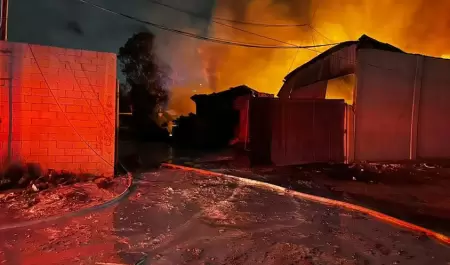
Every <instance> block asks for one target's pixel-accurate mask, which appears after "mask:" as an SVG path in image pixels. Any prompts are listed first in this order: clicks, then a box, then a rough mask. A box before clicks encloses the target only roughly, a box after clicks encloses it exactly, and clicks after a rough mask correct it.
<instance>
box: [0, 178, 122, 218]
mask: <svg viewBox="0 0 450 265" xmlns="http://www.w3.org/2000/svg"><path fill="white" fill-rule="evenodd" d="M127 181H128V180H127V179H126V178H125V177H119V178H115V179H113V181H112V183H111V184H110V186H108V188H99V187H98V186H97V184H96V183H94V182H80V183H75V184H71V185H67V186H62V185H61V186H58V187H56V188H50V189H46V190H43V191H37V192H34V191H33V190H30V189H16V190H8V191H3V192H1V193H0V212H1V213H2V214H0V227H1V226H4V225H8V224H13V223H16V222H21V221H30V220H36V219H42V218H46V217H51V216H58V215H62V214H64V213H69V212H74V211H78V210H81V209H85V208H88V207H91V206H94V205H99V204H101V203H103V202H106V201H109V200H111V199H112V198H114V197H115V196H117V195H119V194H120V193H122V192H123V191H124V190H125V189H126V188H127Z"/></svg>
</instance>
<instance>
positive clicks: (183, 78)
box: [9, 0, 450, 113]
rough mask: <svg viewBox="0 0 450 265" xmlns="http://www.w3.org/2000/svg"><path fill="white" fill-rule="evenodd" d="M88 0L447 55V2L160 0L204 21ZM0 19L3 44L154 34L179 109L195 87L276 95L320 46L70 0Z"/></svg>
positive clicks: (142, 4) (85, 42)
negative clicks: (5, 31)
mask: <svg viewBox="0 0 450 265" xmlns="http://www.w3.org/2000/svg"><path fill="white" fill-rule="evenodd" d="M90 1H93V2H95V3H98V4H100V5H104V6H107V7H109V8H111V9H113V10H118V11H121V12H123V13H127V14H131V15H134V16H136V17H139V18H142V19H147V20H149V21H153V22H156V23H159V24H164V25H167V26H170V27H173V28H177V29H182V30H186V31H190V32H193V33H197V34H202V35H206V34H209V36H212V37H219V38H224V39H229V40H234V41H240V42H249V43H250V42H251V43H259V44H267V45H287V44H285V43H279V42H276V41H273V40H268V39H264V38H262V37H258V36H254V35H251V34H248V33H244V32H241V31H237V30H235V29H231V28H229V27H225V26H223V25H218V24H216V23H210V22H211V19H210V18H211V16H212V15H214V16H217V17H224V18H229V19H235V20H242V21H253V22H261V23H266V24H303V23H311V24H312V25H313V26H314V28H315V29H317V32H316V31H314V30H311V28H309V27H295V28H269V27H254V26H249V25H241V24H234V25H232V26H234V27H239V28H242V29H244V30H247V31H251V32H254V33H257V34H260V35H265V36H268V37H271V38H275V39H278V40H281V41H283V42H289V43H293V44H296V45H311V44H318V43H330V42H340V41H346V40H351V39H357V38H358V37H360V36H361V35H362V34H367V35H369V36H371V37H374V38H376V39H379V40H380V41H383V42H389V43H391V44H393V45H395V46H398V47H399V48H401V49H403V50H405V51H407V52H412V53H422V54H426V55H431V56H443V55H447V56H449V57H450V35H449V34H448V30H449V29H450V16H448V15H447V12H448V10H450V1H446V0H436V1H425V0H410V1H406V2H405V1H396V0H339V1H329V0H216V1H214V0H189V1H187V0H164V1H163V2H164V3H166V4H169V5H173V6H177V7H180V8H183V9H187V10H191V11H194V12H199V13H201V14H202V15H204V16H205V17H206V19H201V18H195V17H192V16H189V15H187V14H182V13H178V12H176V11H173V10H172V11H171V10H168V9H166V8H164V7H161V6H156V5H154V4H151V3H149V1H147V0H127V1H123V0H90ZM214 7H215V9H214V10H213V8H214ZM9 19H10V21H9V25H10V28H9V33H10V36H9V37H10V40H12V41H20V42H31V43H38V44H44V45H55V46H63V47H71V48H82V49H92V50H99V51H108V52H117V51H118V49H119V47H120V46H122V45H123V44H124V43H125V42H126V40H127V39H128V38H129V37H130V36H131V35H132V34H133V33H135V32H139V31H144V30H150V31H152V32H153V33H155V35H156V36H157V41H158V43H157V47H158V54H159V55H160V57H161V59H162V60H163V61H164V62H166V63H167V64H168V65H169V66H170V67H171V69H172V72H171V78H172V82H171V85H170V91H171V96H172V97H171V102H170V105H169V107H170V108H174V109H175V110H177V111H179V112H181V113H187V112H189V111H194V105H193V103H192V102H191V100H190V99H189V97H190V96H191V95H192V94H194V93H201V92H203V93H209V92H217V91H221V90H225V89H227V88H229V87H232V86H237V85H240V84H247V85H249V86H251V87H253V88H255V89H258V90H260V91H264V92H270V93H277V91H278V90H279V88H280V87H281V85H282V80H283V78H284V76H285V75H286V74H287V73H288V72H289V71H290V70H292V69H294V68H295V67H298V66H299V65H301V64H303V63H304V62H306V61H308V60H310V59H311V58H313V57H314V56H316V55H317V53H318V52H321V51H323V50H324V49H323V48H321V49H316V50H315V51H312V50H299V51H298V52H297V51H296V50H294V49H292V50H267V49H264V50H261V49H248V48H242V47H232V46H224V45H218V44H211V43H210V42H206V41H201V40H196V39H190V38H187V37H184V36H179V35H176V34H173V33H167V32H164V31H161V30H156V29H154V28H151V27H147V26H143V25H142V24H139V23H136V22H132V21H129V20H126V19H124V18H121V17H117V16H114V15H111V14H108V13H105V12H102V11H99V10H96V9H93V8H90V7H89V6H86V5H83V4H81V3H79V2H78V1H76V0H64V1H62V0H61V1H55V0H39V1H29V0H14V1H11V3H10V16H9ZM73 22H76V24H77V26H79V27H78V28H79V29H81V30H82V33H83V34H74V31H73V30H68V29H67V25H68V23H72V24H73ZM222 22H223V21H222ZM223 23H227V24H231V23H228V22H223Z"/></svg>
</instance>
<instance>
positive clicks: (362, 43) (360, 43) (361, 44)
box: [284, 35, 405, 80]
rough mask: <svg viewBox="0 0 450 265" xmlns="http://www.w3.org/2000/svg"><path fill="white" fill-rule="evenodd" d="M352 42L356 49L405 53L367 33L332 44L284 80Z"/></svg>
mask: <svg viewBox="0 0 450 265" xmlns="http://www.w3.org/2000/svg"><path fill="white" fill-rule="evenodd" d="M353 44H356V45H357V47H356V49H376V50H384V51H391V52H400V53H405V52H404V51H402V50H400V49H399V48H397V47H395V46H392V45H390V44H388V43H383V42H380V41H378V40H376V39H374V38H371V37H369V36H367V35H362V36H361V37H360V38H359V39H358V40H353V41H345V42H341V43H339V44H337V45H336V46H333V47H332V48H330V49H328V50H326V51H325V52H323V53H321V54H319V55H318V56H316V57H314V58H313V59H312V60H310V61H309V62H307V63H305V64H303V65H301V66H300V67H298V68H296V69H295V70H293V71H292V72H290V73H289V74H288V75H286V77H285V78H284V80H288V79H289V78H291V77H292V76H294V75H295V74H296V73H297V72H298V71H300V70H302V69H304V68H306V67H308V66H309V65H311V64H313V63H315V62H317V61H319V60H321V59H323V58H325V57H327V56H328V55H330V54H333V53H334V52H336V51H338V50H341V49H343V48H346V47H349V46H351V45H353Z"/></svg>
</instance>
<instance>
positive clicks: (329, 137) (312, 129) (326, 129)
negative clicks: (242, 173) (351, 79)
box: [250, 98, 346, 165]
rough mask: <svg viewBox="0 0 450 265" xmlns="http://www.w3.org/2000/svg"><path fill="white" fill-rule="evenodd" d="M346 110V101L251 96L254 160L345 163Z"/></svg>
mask: <svg viewBox="0 0 450 265" xmlns="http://www.w3.org/2000/svg"><path fill="white" fill-rule="evenodd" d="M345 109H346V104H345V102H344V101H343V100H320V99H318V100H280V99H261V98H256V99H252V101H251V105H250V147H251V160H252V162H253V163H268V162H271V163H273V164H275V165H296V164H304V163H315V162H344V161H345V140H344V138H345V128H344V126H345Z"/></svg>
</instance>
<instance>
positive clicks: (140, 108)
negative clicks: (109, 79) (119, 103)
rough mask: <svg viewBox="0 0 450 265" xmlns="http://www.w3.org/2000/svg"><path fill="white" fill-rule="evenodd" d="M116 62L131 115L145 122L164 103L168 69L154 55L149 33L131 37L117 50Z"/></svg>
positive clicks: (153, 42) (165, 100)
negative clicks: (118, 65) (119, 67)
mask: <svg viewBox="0 0 450 265" xmlns="http://www.w3.org/2000/svg"><path fill="white" fill-rule="evenodd" d="M118 60H119V62H120V66H121V70H122V73H123V74H124V75H125V77H126V84H125V85H126V86H127V87H128V88H129V93H130V94H129V98H130V101H131V105H132V110H133V116H137V117H139V118H140V119H148V118H149V116H150V115H152V114H153V112H154V111H155V109H157V108H158V109H159V108H162V107H163V105H164V104H165V103H166V102H167V100H168V94H167V90H166V84H167V82H168V71H169V69H168V67H166V66H165V65H164V64H163V63H162V62H160V61H159V60H158V57H157V56H156V55H155V37H154V35H153V34H152V33H150V32H141V33H137V34H134V35H133V36H132V37H131V38H129V39H128V41H127V42H126V43H125V45H124V46H123V47H121V48H120V50H119V55H118Z"/></svg>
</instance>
